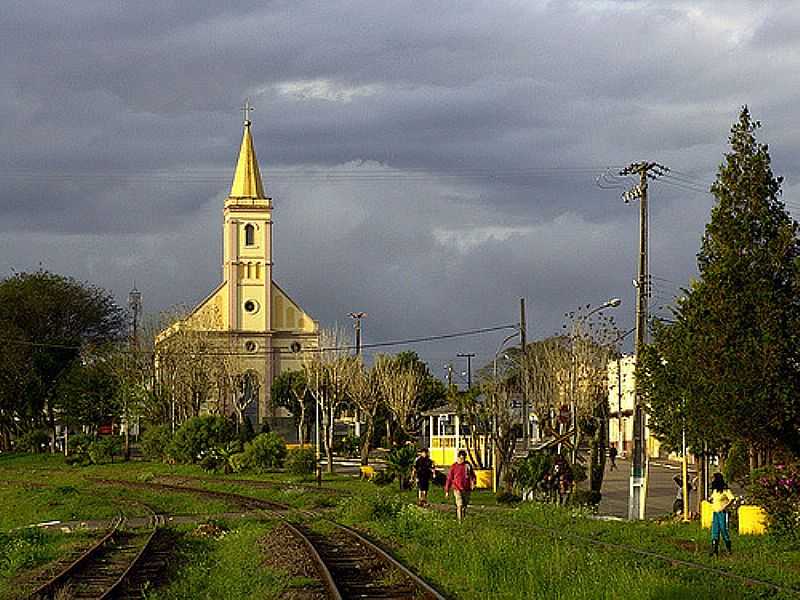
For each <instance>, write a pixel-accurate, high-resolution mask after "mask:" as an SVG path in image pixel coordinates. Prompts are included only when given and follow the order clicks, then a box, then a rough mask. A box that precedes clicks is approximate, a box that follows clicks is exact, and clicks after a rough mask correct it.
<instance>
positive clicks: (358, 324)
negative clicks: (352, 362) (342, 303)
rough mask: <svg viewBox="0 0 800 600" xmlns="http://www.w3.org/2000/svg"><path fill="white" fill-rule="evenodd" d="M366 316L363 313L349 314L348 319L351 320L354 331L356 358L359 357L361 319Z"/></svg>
mask: <svg viewBox="0 0 800 600" xmlns="http://www.w3.org/2000/svg"><path fill="white" fill-rule="evenodd" d="M366 316H367V313H365V312H351V313H350V318H351V319H353V321H354V323H353V328H354V329H355V330H356V356H360V355H361V319H363V318H364V317H366Z"/></svg>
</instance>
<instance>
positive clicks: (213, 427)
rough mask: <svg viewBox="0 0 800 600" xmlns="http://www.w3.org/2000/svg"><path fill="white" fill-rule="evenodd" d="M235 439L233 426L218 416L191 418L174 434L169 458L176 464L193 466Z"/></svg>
mask: <svg viewBox="0 0 800 600" xmlns="http://www.w3.org/2000/svg"><path fill="white" fill-rule="evenodd" d="M235 438H236V432H235V431H234V428H233V425H232V424H231V422H230V421H229V420H228V419H226V418H225V417H221V416H219V415H203V416H200V417H193V418H191V419H189V420H187V421H186V422H184V423H183V424H182V425H181V426H180V427H179V428H178V431H176V432H175V436H174V437H173V438H172V443H171V444H170V446H169V456H170V458H172V459H174V460H175V461H176V462H179V463H184V464H193V463H196V462H198V461H199V460H201V459H202V458H203V456H204V455H205V454H206V453H207V452H208V451H209V450H210V449H211V448H216V447H220V446H224V445H226V444H227V443H228V442H231V441H233V440H234V439H235Z"/></svg>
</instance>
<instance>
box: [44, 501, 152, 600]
mask: <svg viewBox="0 0 800 600" xmlns="http://www.w3.org/2000/svg"><path fill="white" fill-rule="evenodd" d="M150 512H151V513H152V514H151V516H150V518H149V523H148V525H149V526H148V527H147V528H146V529H144V530H138V531H137V530H131V531H127V530H125V529H124V525H125V519H124V518H122V517H118V518H116V519H115V520H114V521H113V523H112V525H111V527H110V529H109V531H108V533H106V534H105V535H104V536H103V537H102V538H100V539H99V540H98V541H97V542H96V543H94V544H93V545H92V546H91V547H90V548H89V549H88V550H86V551H85V552H83V553H82V554H80V555H79V556H78V557H77V558H76V559H75V560H73V561H72V562H70V563H69V564H67V565H66V566H65V567H64V568H63V569H61V570H60V571H59V572H58V573H57V574H56V575H54V576H53V577H51V578H50V579H49V580H47V581H45V582H44V583H42V584H41V585H39V586H38V587H37V588H36V589H35V590H34V591H33V593H32V594H31V595H30V598H31V600H42V599H51V598H70V599H75V600H79V599H80V600H83V599H92V600H109V599H111V598H124V597H127V595H128V594H129V593H130V592H132V591H135V590H134V589H133V588H136V587H138V586H139V585H140V584H141V583H143V582H144V581H147V580H149V579H151V577H152V576H153V575H154V574H155V573H156V572H157V571H158V570H159V567H160V566H162V565H160V564H159V561H158V560H153V557H152V556H150V554H152V553H153V549H154V547H155V546H156V539H157V535H158V533H159V531H160V528H161V526H162V525H163V524H164V518H163V516H161V515H158V514H156V513H155V512H152V511H150ZM148 559H149V560H148Z"/></svg>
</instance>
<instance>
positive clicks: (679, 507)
mask: <svg viewBox="0 0 800 600" xmlns="http://www.w3.org/2000/svg"><path fill="white" fill-rule="evenodd" d="M672 481H674V482H675V487H676V491H675V501H674V502H673V503H672V513H673V514H675V515H680V514H682V513H683V479H682V478H681V476H680V475H675V476H674V477H673V478H672ZM693 489H694V486H693V485H692V482H691V481H689V482H688V483H687V484H686V495H687V497H688V498H689V499H688V500H687V502H686V503H687V504H688V505H691V502H692V490H693Z"/></svg>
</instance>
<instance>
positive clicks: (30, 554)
mask: <svg viewBox="0 0 800 600" xmlns="http://www.w3.org/2000/svg"><path fill="white" fill-rule="evenodd" d="M94 538H95V536H94V534H90V533H88V532H83V533H78V534H67V533H63V532H61V531H45V530H41V529H23V530H20V531H15V532H13V533H5V534H0V598H2V599H4V600H6V599H9V600H10V599H12V598H19V597H22V591H21V590H22V589H23V588H24V587H25V586H24V585H22V583H21V581H20V579H21V576H23V575H25V574H29V573H32V572H34V571H36V570H37V569H38V568H40V567H42V566H43V565H45V564H47V563H49V562H51V561H53V560H55V559H56V558H58V557H59V556H62V555H64V554H65V553H67V552H68V551H70V550H71V549H73V548H79V547H81V548H82V547H88V545H89V544H90V543H91V541H92V540H93V539H94Z"/></svg>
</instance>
